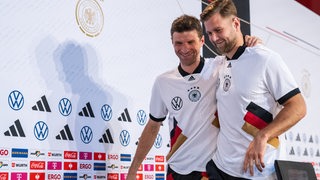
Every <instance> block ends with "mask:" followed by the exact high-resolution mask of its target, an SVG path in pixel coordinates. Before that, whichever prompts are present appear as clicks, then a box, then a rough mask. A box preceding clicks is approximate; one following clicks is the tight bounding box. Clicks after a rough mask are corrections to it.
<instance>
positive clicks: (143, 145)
mask: <svg viewBox="0 0 320 180" xmlns="http://www.w3.org/2000/svg"><path fill="white" fill-rule="evenodd" d="M159 129H160V122H155V121H153V120H149V121H148V123H147V125H146V127H145V128H144V130H143V132H142V134H141V137H140V139H139V142H138V147H137V150H136V153H135V156H134V158H133V161H132V163H131V166H130V169H129V172H128V174H132V173H134V174H135V173H136V172H137V171H138V168H139V166H140V165H141V163H142V161H143V160H144V158H145V157H146V155H147V154H148V152H149V151H150V149H151V148H152V146H153V144H154V140H155V139H156V137H157V135H158V132H159Z"/></svg>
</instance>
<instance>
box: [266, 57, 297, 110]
mask: <svg viewBox="0 0 320 180" xmlns="http://www.w3.org/2000/svg"><path fill="white" fill-rule="evenodd" d="M266 83H267V87H268V88H269V91H270V92H271V94H273V96H274V97H275V100H276V101H277V102H278V103H279V104H283V103H284V102H286V101H287V100H288V99H290V98H291V97H293V96H294V95H296V94H298V93H300V90H299V88H298V85H297V83H296V81H295V79H294V77H293V75H292V73H291V72H290V70H289V68H288V67H287V65H286V64H285V62H284V61H283V59H282V57H281V56H280V55H279V54H276V53H271V54H270V56H269V59H268V61H267V64H266Z"/></svg>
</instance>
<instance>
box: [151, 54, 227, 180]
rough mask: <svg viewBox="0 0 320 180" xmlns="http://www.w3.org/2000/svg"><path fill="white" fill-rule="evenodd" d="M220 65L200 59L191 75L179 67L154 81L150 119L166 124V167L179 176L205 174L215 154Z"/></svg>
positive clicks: (218, 62)
mask: <svg viewBox="0 0 320 180" xmlns="http://www.w3.org/2000/svg"><path fill="white" fill-rule="evenodd" d="M221 64H222V61H221V60H220V61H219V60H218V58H216V59H206V60H205V61H204V60H203V59H202V60H201V62H200V64H199V66H198V68H197V69H196V70H195V72H194V73H193V74H189V75H188V74H187V73H186V72H184V71H183V70H182V68H181V67H180V66H179V67H178V68H175V69H173V70H171V71H168V72H166V73H164V74H161V75H160V76H158V77H157V79H156V81H155V83H154V85H153V89H152V97H151V102H150V118H151V119H152V120H155V121H163V120H164V119H165V118H166V119H167V120H168V123H169V129H170V136H171V150H170V152H169V154H168V156H167V163H168V165H169V166H170V168H171V169H172V170H174V171H175V172H177V173H179V174H189V173H191V172H192V171H200V172H204V171H205V167H206V164H207V162H208V161H209V160H210V159H211V157H212V156H213V153H214V152H215V150H216V139H217V135H218V132H219V129H218V128H217V127H215V126H213V124H212V122H213V121H214V119H215V112H216V88H217V80H218V69H217V68H218V67H219V65H221Z"/></svg>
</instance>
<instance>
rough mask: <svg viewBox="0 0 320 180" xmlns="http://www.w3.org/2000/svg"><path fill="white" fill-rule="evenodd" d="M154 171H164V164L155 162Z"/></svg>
mask: <svg viewBox="0 0 320 180" xmlns="http://www.w3.org/2000/svg"><path fill="white" fill-rule="evenodd" d="M156 171H164V164H156Z"/></svg>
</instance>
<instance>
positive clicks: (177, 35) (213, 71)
mask: <svg viewBox="0 0 320 180" xmlns="http://www.w3.org/2000/svg"><path fill="white" fill-rule="evenodd" d="M171 39H172V45H173V48H174V51H175V53H176V55H177V56H178V58H179V62H180V63H179V65H178V67H177V68H174V69H172V70H170V71H167V72H165V73H163V74H161V75H159V76H158V77H157V78H156V80H155V82H154V85H153V88H152V96H151V101H150V114H149V117H150V119H149V121H148V123H147V124H146V126H145V128H144V130H143V132H142V135H141V137H140V139H139V143H138V147H137V150H136V153H135V156H134V159H133V161H132V164H131V166H130V169H129V171H128V175H127V180H135V179H136V173H137V170H138V168H139V166H140V165H141V163H142V161H143V160H144V159H145V157H146V155H147V153H148V152H149V151H150V149H151V147H152V146H153V144H154V140H155V138H156V136H157V135H158V132H159V129H160V126H161V124H162V123H163V121H164V120H166V121H167V123H169V130H170V138H171V139H170V143H171V149H170V152H169V153H168V155H167V157H166V159H167V164H168V166H167V178H166V179H167V180H173V179H174V180H179V179H182V180H200V179H206V173H205V166H206V163H207V162H208V161H209V160H210V159H211V157H212V156H213V153H214V152H215V149H216V139H217V134H218V132H219V129H218V128H217V126H218V122H217V119H216V116H215V112H216V98H215V94H216V92H215V90H216V86H217V79H218V76H217V75H218V68H219V66H220V65H221V62H222V61H221V60H219V59H218V58H216V59H204V58H202V57H201V56H200V53H201V48H202V46H203V44H204V36H203V34H202V27H201V23H200V21H199V20H198V19H197V18H195V17H193V16H189V15H182V16H180V17H178V18H177V19H175V20H174V21H173V23H172V26H171ZM249 39H250V40H248V41H247V42H249V45H253V44H256V43H257V40H258V39H257V38H250V37H249Z"/></svg>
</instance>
